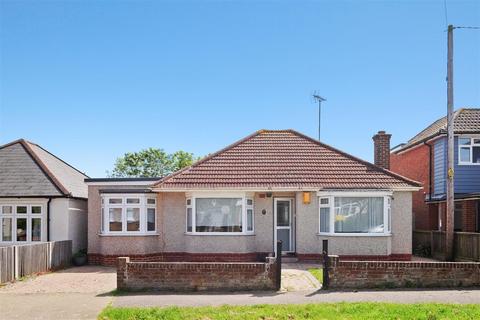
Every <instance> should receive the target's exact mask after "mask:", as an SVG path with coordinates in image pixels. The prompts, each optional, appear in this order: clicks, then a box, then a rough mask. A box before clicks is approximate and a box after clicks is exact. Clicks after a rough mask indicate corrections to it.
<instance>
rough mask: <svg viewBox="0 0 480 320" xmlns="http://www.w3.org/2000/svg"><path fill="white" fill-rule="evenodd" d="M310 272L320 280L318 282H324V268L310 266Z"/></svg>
mask: <svg viewBox="0 0 480 320" xmlns="http://www.w3.org/2000/svg"><path fill="white" fill-rule="evenodd" d="M308 272H310V273H311V274H312V275H313V276H314V277H315V278H316V279H317V280H318V282H320V284H322V283H323V269H321V268H310V269H308Z"/></svg>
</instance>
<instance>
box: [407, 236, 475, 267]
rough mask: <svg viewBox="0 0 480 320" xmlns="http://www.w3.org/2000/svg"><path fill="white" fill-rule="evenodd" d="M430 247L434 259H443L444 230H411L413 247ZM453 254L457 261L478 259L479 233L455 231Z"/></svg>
mask: <svg viewBox="0 0 480 320" xmlns="http://www.w3.org/2000/svg"><path fill="white" fill-rule="evenodd" d="M419 247H423V248H430V252H431V256H432V257H433V258H435V259H439V260H444V259H445V232H443V231H425V230H414V231H413V249H414V250H415V249H418V248H419ZM453 249H454V255H455V260H458V261H480V233H473V232H455V233H454V244H453Z"/></svg>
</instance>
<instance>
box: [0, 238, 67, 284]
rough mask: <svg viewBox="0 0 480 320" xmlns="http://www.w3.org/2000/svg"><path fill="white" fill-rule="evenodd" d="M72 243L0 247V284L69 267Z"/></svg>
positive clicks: (61, 242) (54, 242)
mask: <svg viewBox="0 0 480 320" xmlns="http://www.w3.org/2000/svg"><path fill="white" fill-rule="evenodd" d="M71 257H72V241H71V240H66V241H52V242H43V243H36V244H25V245H14V246H8V247H0V283H5V282H8V281H13V280H15V279H19V278H21V277H24V276H27V275H30V274H34V273H39V272H46V271H49V270H55V269H60V268H63V267H66V266H68V265H70V259H71Z"/></svg>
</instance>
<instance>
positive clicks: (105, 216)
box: [100, 193, 158, 236]
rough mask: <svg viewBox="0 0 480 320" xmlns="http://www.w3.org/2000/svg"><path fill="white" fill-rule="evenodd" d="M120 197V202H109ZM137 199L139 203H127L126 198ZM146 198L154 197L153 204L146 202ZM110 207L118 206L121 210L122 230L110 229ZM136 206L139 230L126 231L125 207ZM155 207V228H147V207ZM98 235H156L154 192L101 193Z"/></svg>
mask: <svg viewBox="0 0 480 320" xmlns="http://www.w3.org/2000/svg"><path fill="white" fill-rule="evenodd" d="M119 198H120V199H122V201H121V203H110V199H119ZM134 198H135V199H139V203H127V199H134ZM148 199H154V200H155V204H148ZM110 208H120V209H121V210H122V213H121V214H122V230H121V231H111V230H110ZM129 208H138V209H139V212H140V221H139V223H140V225H139V230H135V231H128V224H127V209H129ZM149 208H154V209H155V230H150V231H149V230H148V209H149ZM100 220H101V221H100V235H103V236H144V235H156V234H158V233H157V229H158V228H157V223H158V209H157V198H156V194H148V193H126V194H119V193H112V194H108V193H104V194H102V195H101V208H100Z"/></svg>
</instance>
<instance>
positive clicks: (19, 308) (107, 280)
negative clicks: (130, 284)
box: [0, 266, 116, 320]
mask: <svg viewBox="0 0 480 320" xmlns="http://www.w3.org/2000/svg"><path fill="white" fill-rule="evenodd" d="M115 288H116V273H115V269H113V268H106V267H98V266H85V267H75V268H69V269H65V270H62V271H57V272H52V273H48V274H45V275H40V276H36V277H32V278H27V279H25V280H23V281H17V282H15V283H11V284H8V285H6V286H4V287H0V310H1V312H0V319H25V320H27V319H66V320H74V319H96V317H97V315H98V313H99V312H100V311H101V310H102V309H103V308H104V307H105V306H107V305H108V304H109V303H110V302H111V301H112V296H111V295H110V294H109V292H111V291H112V290H114V289H115Z"/></svg>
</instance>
